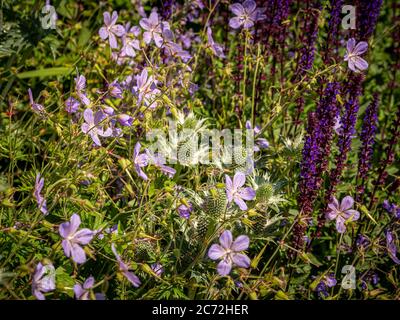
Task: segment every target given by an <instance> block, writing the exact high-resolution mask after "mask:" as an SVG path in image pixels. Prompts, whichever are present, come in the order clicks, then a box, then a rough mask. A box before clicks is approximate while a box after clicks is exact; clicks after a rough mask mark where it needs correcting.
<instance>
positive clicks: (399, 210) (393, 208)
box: [382, 200, 400, 219]
mask: <svg viewBox="0 0 400 320" xmlns="http://www.w3.org/2000/svg"><path fill="white" fill-rule="evenodd" d="M382 206H383V208H384V209H385V210H386V211H387V212H388V213H389V214H392V215H393V216H394V217H395V218H396V219H400V206H397V205H395V204H394V203H390V202H389V201H388V200H385V201H383V205H382Z"/></svg>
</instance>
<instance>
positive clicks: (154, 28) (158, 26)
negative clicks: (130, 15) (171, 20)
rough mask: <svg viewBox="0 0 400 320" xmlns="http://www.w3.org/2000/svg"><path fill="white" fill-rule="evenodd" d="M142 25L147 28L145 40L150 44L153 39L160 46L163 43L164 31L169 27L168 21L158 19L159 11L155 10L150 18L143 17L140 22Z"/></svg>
mask: <svg viewBox="0 0 400 320" xmlns="http://www.w3.org/2000/svg"><path fill="white" fill-rule="evenodd" d="M139 24H140V26H141V27H142V28H143V30H145V32H144V33H143V40H144V42H145V43H147V44H149V43H150V42H151V40H152V39H154V42H155V44H156V46H157V47H158V48H161V46H162V44H163V38H162V33H163V30H164V29H169V24H168V22H161V21H159V19H158V14H157V12H155V11H153V12H152V13H151V14H150V16H149V17H148V18H143V19H141V20H140V22H139Z"/></svg>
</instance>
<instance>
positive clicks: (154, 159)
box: [145, 149, 176, 178]
mask: <svg viewBox="0 0 400 320" xmlns="http://www.w3.org/2000/svg"><path fill="white" fill-rule="evenodd" d="M145 152H146V154H147V155H148V160H149V161H150V163H151V164H152V165H154V166H155V167H157V168H159V169H160V170H161V171H162V173H164V174H165V175H167V176H168V177H170V178H172V177H173V176H174V175H175V173H176V170H175V169H174V168H172V167H169V166H166V165H165V162H166V160H165V157H164V156H163V155H162V154H161V153H153V152H152V151H150V150H148V149H146V150H145Z"/></svg>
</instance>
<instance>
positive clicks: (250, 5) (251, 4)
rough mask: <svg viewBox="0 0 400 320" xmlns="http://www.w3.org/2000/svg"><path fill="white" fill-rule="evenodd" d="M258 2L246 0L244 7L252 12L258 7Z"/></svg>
mask: <svg viewBox="0 0 400 320" xmlns="http://www.w3.org/2000/svg"><path fill="white" fill-rule="evenodd" d="M256 6H257V5H256V3H255V2H254V1H253V0H246V1H245V2H243V8H244V9H245V10H246V11H247V12H248V13H251V12H253V11H254V9H255V8H256Z"/></svg>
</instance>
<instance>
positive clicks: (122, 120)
mask: <svg viewBox="0 0 400 320" xmlns="http://www.w3.org/2000/svg"><path fill="white" fill-rule="evenodd" d="M117 120H118V122H119V124H120V125H121V126H124V127H130V126H132V123H133V118H132V117H131V116H129V115H127V114H125V113H122V114H119V115H118V116H117Z"/></svg>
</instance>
